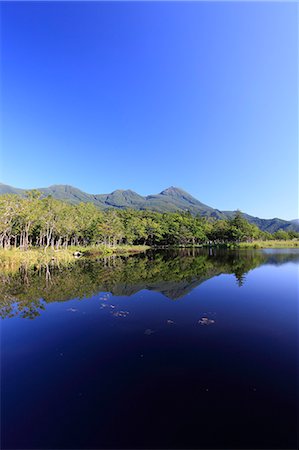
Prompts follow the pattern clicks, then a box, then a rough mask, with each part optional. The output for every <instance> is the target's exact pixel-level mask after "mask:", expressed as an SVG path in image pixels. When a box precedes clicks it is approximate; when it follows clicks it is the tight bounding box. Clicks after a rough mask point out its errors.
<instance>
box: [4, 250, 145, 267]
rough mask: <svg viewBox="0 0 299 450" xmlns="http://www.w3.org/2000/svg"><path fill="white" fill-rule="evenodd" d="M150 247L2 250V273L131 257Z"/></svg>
mask: <svg viewBox="0 0 299 450" xmlns="http://www.w3.org/2000/svg"><path fill="white" fill-rule="evenodd" d="M148 248H149V247H148V246H146V245H118V246H115V247H108V246H104V245H102V246H88V247H80V246H74V247H73V246H69V247H68V248H64V249H59V250H54V249H52V248H48V249H47V250H46V251H45V250H44V249H43V248H31V249H28V250H23V249H20V248H10V249H0V271H1V270H2V271H10V270H16V269H18V268H19V267H21V266H26V267H27V268H42V267H46V266H47V265H49V264H57V265H60V264H61V265H67V264H70V263H72V262H74V261H76V260H77V259H78V256H76V255H79V258H84V257H88V258H89V257H97V256H98V257H105V256H109V255H129V254H132V253H140V252H144V251H146V250H147V249H148Z"/></svg>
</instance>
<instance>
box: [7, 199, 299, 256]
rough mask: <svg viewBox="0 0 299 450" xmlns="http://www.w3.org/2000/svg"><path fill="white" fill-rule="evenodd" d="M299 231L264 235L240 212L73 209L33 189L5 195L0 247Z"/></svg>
mask: <svg viewBox="0 0 299 450" xmlns="http://www.w3.org/2000/svg"><path fill="white" fill-rule="evenodd" d="M298 237H299V233H296V232H293V231H290V232H285V231H277V232H276V233H274V234H270V233H267V232H263V231H261V230H260V229H259V228H258V227H257V226H255V225H252V224H250V223H249V222H248V221H246V220H245V218H244V217H243V216H242V213H241V212H240V211H237V212H236V214H235V216H234V217H233V218H231V219H227V220H211V219H206V218H204V217H201V216H199V215H198V216H195V217H194V216H192V215H191V214H190V213H189V212H184V213H181V212H180V213H179V212H177V213H158V212H153V211H149V210H144V211H137V210H133V209H124V210H116V209H112V208H111V209H108V210H105V211H102V210H100V209H98V208H97V207H96V206H95V205H93V204H92V203H80V204H78V205H71V204H68V203H65V202H63V201H60V200H56V199H54V198H52V197H51V196H49V197H46V198H41V197H40V193H39V192H38V191H30V192H28V193H27V194H26V197H24V198H22V197H19V196H17V195H13V194H6V195H2V196H0V247H2V248H11V247H19V248H22V249H28V248H30V247H43V248H45V249H47V248H48V247H50V246H51V247H52V248H56V249H59V248H62V247H64V248H66V247H68V246H69V245H73V246H77V245H80V246H88V245H99V244H102V245H105V246H116V245H119V244H129V245H137V244H138V245H150V246H153V245H158V246H163V245H198V244H206V243H215V244H221V243H228V242H244V241H245V242H246V241H253V240H256V239H263V240H267V239H294V238H298Z"/></svg>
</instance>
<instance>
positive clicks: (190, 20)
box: [0, 2, 298, 219]
mask: <svg viewBox="0 0 299 450" xmlns="http://www.w3.org/2000/svg"><path fill="white" fill-rule="evenodd" d="M297 20H298V17H297V5H296V4H294V3H283V2H281V3H267V2H265V3H259V2H251V3H250V2H249V3H247V2H245V3H242V2H228V3H223V2H222V3H216V2H213V3H207V2H198V3H195V2H190V3H181V2H175V3H170V2H166V3H162V2H154V3H150V2H147V3H141V2H140V3H139V2H132V3H124V2H123V3H116V2H110V3H95V2H91V3H81V2H74V3H71V2H68V3H60V2H48V3H46V2H40V3H39V2H32V3H27V2H22V3H15V2H11V3H2V4H1V21H2V30H1V38H2V47H1V53H2V64H1V82H2V99H1V113H2V145H1V148H2V150H1V173H0V178H1V181H2V182H4V183H7V184H11V185H14V186H17V187H24V188H30V187H43V186H48V185H50V184H71V185H74V186H76V187H78V188H80V189H82V190H84V191H87V192H90V193H103V192H111V191H113V190H114V189H117V188H123V189H127V188H130V189H133V190H135V191H137V192H139V193H140V194H143V195H146V194H150V193H157V192H159V191H161V190H162V189H164V188H166V187H168V186H170V185H174V186H179V187H181V188H183V189H185V190H187V191H189V192H190V193H191V194H192V195H194V196H195V197H197V198H198V199H199V200H201V201H202V202H204V203H207V204H209V205H211V206H213V207H216V208H219V209H223V210H231V209H236V208H240V209H241V210H243V211H246V212H247V213H249V214H253V215H257V216H260V217H265V218H268V217H282V218H286V219H293V218H295V217H298V110H297V108H298V48H297V47H298V44H297V27H298V26H297Z"/></svg>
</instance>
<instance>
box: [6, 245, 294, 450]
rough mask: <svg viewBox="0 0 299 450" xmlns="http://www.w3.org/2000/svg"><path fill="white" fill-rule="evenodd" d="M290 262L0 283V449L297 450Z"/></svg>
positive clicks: (159, 255)
mask: <svg viewBox="0 0 299 450" xmlns="http://www.w3.org/2000/svg"><path fill="white" fill-rule="evenodd" d="M298 267H299V252H298V250H281V249H280V250H277V251H276V250H273V249H272V250H266V251H265V250H250V251H249V250H248V251H246V250H243V251H239V252H236V251H219V250H218V251H215V250H213V251H212V250H210V251H209V250H196V251H195V250H184V251H177V252H174V251H160V252H158V251H156V252H152V251H150V252H147V253H146V254H143V255H135V256H131V257H129V258H121V257H112V258H107V259H105V260H98V261H96V260H93V261H91V260H90V261H83V260H82V261H78V262H77V263H76V264H75V265H73V266H71V267H69V268H68V269H61V268H60V269H58V268H54V267H50V268H49V270H48V272H47V273H44V272H42V273H39V272H30V271H29V272H28V271H26V270H23V271H20V272H19V273H17V274H14V275H8V274H4V273H2V274H1V288H0V297H1V302H0V309H1V315H2V318H3V320H2V322H1V384H2V398H1V408H2V411H1V422H2V423H1V431H2V433H1V440H2V442H1V445H2V448H5V449H6V448H7V449H9V448H14V449H17V448H23V449H33V448H49V449H50V448H51V449H58V448H59V449H63V448H73V449H76V448H78V449H79V448H80V449H81V448H106V449H108V448H152V449H158V448H159V449H166V448H193V449H194V448H218V449H232V448H240V449H241V448H242V449H243V448H252V449H266V448H267V449H268V448H277V449H289V448H297V391H296V388H297V385H296V383H297V351H298V347H297V343H298V341H297V337H298V336H297V320H298V306H297V305H298Z"/></svg>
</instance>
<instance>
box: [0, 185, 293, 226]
mask: <svg viewBox="0 0 299 450" xmlns="http://www.w3.org/2000/svg"><path fill="white" fill-rule="evenodd" d="M27 191H28V190H27V189H19V188H15V187H13V186H9V185H7V184H3V183H0V195H3V194H16V195H19V196H21V197H24V196H25V195H26V192H27ZM38 191H39V192H40V193H41V195H42V197H47V196H49V195H51V196H52V197H53V198H56V199H58V200H62V201H65V202H69V203H72V204H77V203H80V202H84V203H86V202H91V203H93V204H95V205H96V206H98V207H99V208H101V209H107V208H118V209H125V208H133V209H138V210H151V211H156V212H176V211H180V212H183V211H189V212H190V213H191V214H193V215H196V214H199V215H201V216H203V217H212V218H215V219H227V218H229V217H232V216H233V215H234V213H235V211H220V210H219V209H215V208H212V207H210V206H208V205H206V204H204V203H202V202H200V201H199V200H197V199H196V198H194V197H193V196H192V195H190V194H189V193H188V192H185V191H184V190H182V189H180V188H177V187H174V186H171V187H169V188H167V189H164V190H163V191H162V192H160V193H159V194H152V195H147V196H142V195H139V194H137V193H136V192H134V191H131V190H130V189H127V190H121V189H118V190H116V191H113V192H111V193H110V194H88V193H86V192H83V191H81V190H80V189H77V188H75V187H73V186H68V185H53V186H49V187H46V188H39V189H38ZM243 216H244V217H245V218H246V219H247V220H248V221H249V222H250V223H253V224H255V225H257V226H258V227H259V228H260V229H261V230H263V231H268V232H270V233H273V232H275V231H277V230H285V231H290V230H294V231H299V221H298V219H295V220H292V221H287V220H283V219H279V218H273V219H260V218H259V217H254V216H250V215H248V214H246V213H243Z"/></svg>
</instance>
